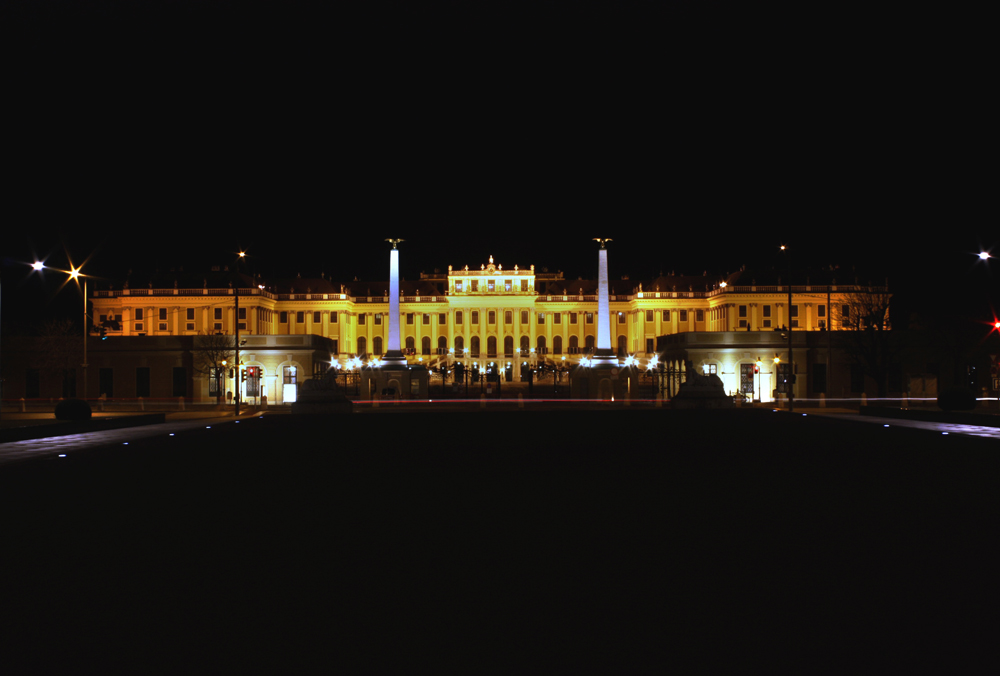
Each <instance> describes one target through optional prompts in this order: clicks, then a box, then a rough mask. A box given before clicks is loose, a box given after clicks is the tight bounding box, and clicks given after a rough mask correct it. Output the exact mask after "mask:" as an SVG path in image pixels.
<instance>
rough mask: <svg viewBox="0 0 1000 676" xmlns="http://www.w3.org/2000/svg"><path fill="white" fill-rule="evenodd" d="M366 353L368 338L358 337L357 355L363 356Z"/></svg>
mask: <svg viewBox="0 0 1000 676" xmlns="http://www.w3.org/2000/svg"><path fill="white" fill-rule="evenodd" d="M366 354H368V339H367V338H365V337H364V336H359V337H358V356H359V357H363V356H365V355H366Z"/></svg>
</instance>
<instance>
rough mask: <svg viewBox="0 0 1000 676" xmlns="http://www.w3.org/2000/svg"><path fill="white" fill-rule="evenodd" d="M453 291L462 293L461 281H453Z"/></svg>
mask: <svg viewBox="0 0 1000 676" xmlns="http://www.w3.org/2000/svg"><path fill="white" fill-rule="evenodd" d="M455 291H457V292H458V293H462V280H461V279H458V280H455Z"/></svg>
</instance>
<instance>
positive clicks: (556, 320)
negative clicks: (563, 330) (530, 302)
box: [552, 312, 562, 324]
mask: <svg viewBox="0 0 1000 676" xmlns="http://www.w3.org/2000/svg"><path fill="white" fill-rule="evenodd" d="M552 323H553V324H562V313H561V312H553V313H552Z"/></svg>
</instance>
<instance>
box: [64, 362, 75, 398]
mask: <svg viewBox="0 0 1000 676" xmlns="http://www.w3.org/2000/svg"><path fill="white" fill-rule="evenodd" d="M62 396H63V399H73V398H75V397H76V369H63V386H62Z"/></svg>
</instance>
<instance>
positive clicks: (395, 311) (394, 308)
mask: <svg viewBox="0 0 1000 676" xmlns="http://www.w3.org/2000/svg"><path fill="white" fill-rule="evenodd" d="M388 349H389V350H394V351H396V352H399V351H401V350H402V349H403V347H402V343H401V342H400V339H399V249H393V250H392V251H391V252H390V253H389V345H388Z"/></svg>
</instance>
